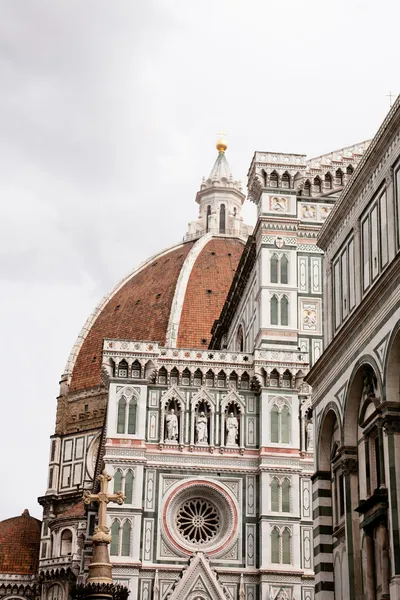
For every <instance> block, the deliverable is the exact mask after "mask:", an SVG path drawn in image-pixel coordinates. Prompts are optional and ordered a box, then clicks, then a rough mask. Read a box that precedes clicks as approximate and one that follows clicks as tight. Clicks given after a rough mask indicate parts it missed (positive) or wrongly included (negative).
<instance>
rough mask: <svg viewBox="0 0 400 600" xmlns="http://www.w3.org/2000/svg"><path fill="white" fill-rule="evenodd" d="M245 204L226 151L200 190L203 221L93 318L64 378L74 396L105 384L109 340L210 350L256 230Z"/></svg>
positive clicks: (133, 276)
mask: <svg viewBox="0 0 400 600" xmlns="http://www.w3.org/2000/svg"><path fill="white" fill-rule="evenodd" d="M224 144H225V148H226V142H224ZM244 199H245V196H244V194H243V193H242V190H241V183H240V181H237V180H235V179H234V178H233V176H232V173H231V170H230V167H229V164H228V162H227V160H226V156H225V152H224V151H222V150H220V151H219V154H218V156H217V159H216V161H215V164H214V167H213V169H212V171H211V173H210V176H209V177H208V179H207V180H203V182H202V184H201V188H200V191H199V192H198V193H197V196H196V202H197V203H198V204H199V205H200V209H199V218H198V220H197V221H192V222H191V223H189V230H188V233H187V235H186V237H185V240H184V241H183V242H182V243H180V244H177V245H176V246H173V247H171V248H169V249H168V250H164V251H163V252H160V253H159V254H157V255H156V256H153V257H152V258H150V259H149V260H148V261H146V262H144V263H143V264H142V265H141V266H139V267H138V268H137V269H135V270H134V271H132V273H130V274H129V275H128V276H127V277H126V278H125V279H123V280H122V281H121V282H120V283H118V284H117V286H116V287H115V288H114V289H113V290H112V291H111V292H110V294H108V295H107V296H106V297H105V298H104V299H103V300H102V302H101V303H100V304H99V306H98V307H97V308H96V309H95V311H94V312H93V313H92V315H91V316H90V317H89V319H88V320H87V322H86V324H85V325H84V327H83V329H82V331H81V333H80V335H79V337H78V340H77V342H76V344H75V346H74V347H73V349H72V352H71V355H70V357H69V360H68V363H67V367H66V371H65V375H64V378H63V380H64V381H66V382H67V383H68V385H69V391H70V392H78V391H80V390H86V389H89V388H94V387H97V386H99V385H100V382H101V354H102V347H103V340H104V339H105V338H108V339H110V338H111V339H113V338H115V339H125V340H134V341H152V342H158V343H159V344H160V345H163V346H167V347H179V348H203V349H204V348H207V347H208V344H209V342H210V340H211V328H212V326H213V323H214V321H215V319H217V318H218V317H219V315H220V312H221V309H222V307H223V304H224V302H225V299H226V296H227V294H228V291H229V288H230V285H231V283H232V280H233V277H234V274H235V271H236V268H237V266H238V263H239V260H240V257H241V255H242V252H243V248H244V244H245V241H246V239H247V236H248V234H249V233H251V231H250V228H249V227H248V226H246V225H245V224H244V223H243V218H242V217H241V207H242V204H243V202H244Z"/></svg>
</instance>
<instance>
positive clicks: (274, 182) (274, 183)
mask: <svg viewBox="0 0 400 600" xmlns="http://www.w3.org/2000/svg"><path fill="white" fill-rule="evenodd" d="M278 182H279V179H278V173H277V172H276V171H272V173H271V175H270V176H269V185H270V187H272V188H277V187H278Z"/></svg>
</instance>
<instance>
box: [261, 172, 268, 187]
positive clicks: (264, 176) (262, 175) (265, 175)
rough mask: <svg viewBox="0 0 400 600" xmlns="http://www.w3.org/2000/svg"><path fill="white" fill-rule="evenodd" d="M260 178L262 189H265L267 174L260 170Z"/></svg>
mask: <svg viewBox="0 0 400 600" xmlns="http://www.w3.org/2000/svg"><path fill="white" fill-rule="evenodd" d="M261 177H262V181H263V184H264V187H267V174H266V172H265V171H264V169H262V170H261Z"/></svg>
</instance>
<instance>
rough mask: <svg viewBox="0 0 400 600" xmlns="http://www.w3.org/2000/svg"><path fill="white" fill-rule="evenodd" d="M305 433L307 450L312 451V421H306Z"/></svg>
mask: <svg viewBox="0 0 400 600" xmlns="http://www.w3.org/2000/svg"><path fill="white" fill-rule="evenodd" d="M306 432H307V450H313V448H314V426H313V422H312V419H311V420H310V421H308V423H307V425H306Z"/></svg>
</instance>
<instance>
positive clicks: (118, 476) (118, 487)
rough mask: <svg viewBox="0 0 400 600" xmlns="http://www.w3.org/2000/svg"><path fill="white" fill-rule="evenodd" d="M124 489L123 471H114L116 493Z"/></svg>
mask: <svg viewBox="0 0 400 600" xmlns="http://www.w3.org/2000/svg"><path fill="white" fill-rule="evenodd" d="M121 490H122V473H121V471H116V472H115V473H114V494H116V493H117V492H120V491H121Z"/></svg>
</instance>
